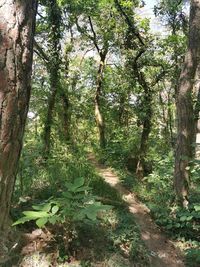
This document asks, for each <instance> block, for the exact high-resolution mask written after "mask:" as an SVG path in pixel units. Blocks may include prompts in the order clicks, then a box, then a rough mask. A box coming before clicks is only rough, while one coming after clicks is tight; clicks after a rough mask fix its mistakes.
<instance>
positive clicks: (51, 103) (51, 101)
mask: <svg viewBox="0 0 200 267" xmlns="http://www.w3.org/2000/svg"><path fill="white" fill-rule="evenodd" d="M55 74H56V76H57V70H56V72H53V71H52V74H50V76H53V77H50V88H51V92H50V96H49V98H48V105H47V115H46V120H45V124H44V152H45V153H44V155H45V157H47V158H48V155H49V153H50V149H51V126H52V122H53V110H54V107H55V101H56V95H57V91H58V82H57V78H56V77H55Z"/></svg>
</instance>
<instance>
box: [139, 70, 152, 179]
mask: <svg viewBox="0 0 200 267" xmlns="http://www.w3.org/2000/svg"><path fill="white" fill-rule="evenodd" d="M139 83H140V85H141V86H142V87H143V89H144V100H143V110H144V113H145V115H143V119H142V135H141V140H140V148H139V152H138V163H137V169H136V175H137V177H138V178H140V179H142V178H144V174H145V158H146V155H147V150H148V140H149V135H150V132H151V125H152V114H153V111H152V92H151V90H150V88H149V87H148V84H147V83H146V81H145V78H144V77H143V74H142V73H140V81H139Z"/></svg>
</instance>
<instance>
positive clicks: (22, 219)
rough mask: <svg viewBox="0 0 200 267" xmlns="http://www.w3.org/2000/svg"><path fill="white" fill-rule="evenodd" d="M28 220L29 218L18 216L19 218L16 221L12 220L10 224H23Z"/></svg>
mask: <svg viewBox="0 0 200 267" xmlns="http://www.w3.org/2000/svg"><path fill="white" fill-rule="evenodd" d="M29 221H31V219H30V218H27V217H22V218H20V219H19V220H17V221H16V222H14V223H13V224H12V226H15V225H18V224H24V223H25V222H29Z"/></svg>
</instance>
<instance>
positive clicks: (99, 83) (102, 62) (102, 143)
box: [95, 52, 107, 148]
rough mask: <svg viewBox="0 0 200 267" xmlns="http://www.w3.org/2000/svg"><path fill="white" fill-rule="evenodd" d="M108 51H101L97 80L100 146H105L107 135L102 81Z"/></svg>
mask: <svg viewBox="0 0 200 267" xmlns="http://www.w3.org/2000/svg"><path fill="white" fill-rule="evenodd" d="M106 55H107V52H105V53H102V52H100V59H101V60H100V64H99V70H98V75H97V81H96V94H95V119H96V124H97V127H98V131H99V142H100V147H101V148H105V146H106V137H105V124H104V118H103V114H102V111H101V95H102V82H103V72H104V68H105V59H106Z"/></svg>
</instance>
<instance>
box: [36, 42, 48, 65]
mask: <svg viewBox="0 0 200 267" xmlns="http://www.w3.org/2000/svg"><path fill="white" fill-rule="evenodd" d="M34 48H35V49H34V52H35V53H36V54H37V55H38V56H39V57H40V58H41V59H43V60H44V61H45V63H49V57H48V56H47V54H46V53H45V52H44V50H43V49H42V47H41V46H40V45H39V44H38V43H37V42H36V40H34Z"/></svg>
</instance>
